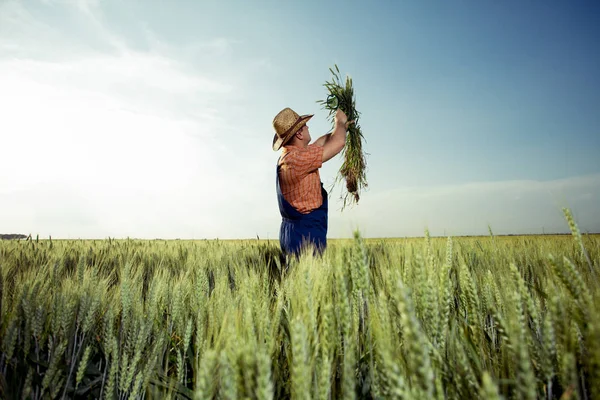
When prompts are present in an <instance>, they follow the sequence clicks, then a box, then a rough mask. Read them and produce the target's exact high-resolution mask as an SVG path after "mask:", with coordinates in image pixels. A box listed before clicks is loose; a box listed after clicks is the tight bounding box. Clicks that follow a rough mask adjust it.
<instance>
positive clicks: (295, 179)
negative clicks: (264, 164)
mask: <svg viewBox="0 0 600 400" xmlns="http://www.w3.org/2000/svg"><path fill="white" fill-rule="evenodd" d="M279 165H280V166H281V168H280V172H279V186H280V187H281V193H282V194H283V197H284V198H285V200H286V201H287V202H288V203H290V205H291V206H292V207H294V208H295V209H296V210H298V211H299V212H300V213H302V214H308V213H309V212H311V211H312V210H314V209H316V208H319V207H320V206H321V204H323V196H322V195H321V177H320V176H319V168H321V166H322V165H323V147H322V146H318V145H316V144H314V143H313V144H311V145H309V146H308V147H306V148H302V147H297V146H284V147H283V151H282V153H281V158H280V161H279Z"/></svg>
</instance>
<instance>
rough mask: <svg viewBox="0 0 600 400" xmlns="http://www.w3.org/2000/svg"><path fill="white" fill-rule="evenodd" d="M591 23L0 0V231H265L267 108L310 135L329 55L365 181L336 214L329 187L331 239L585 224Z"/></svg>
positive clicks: (594, 139)
mask: <svg viewBox="0 0 600 400" xmlns="http://www.w3.org/2000/svg"><path fill="white" fill-rule="evenodd" d="M300 4H301V5H302V7H299V5H300ZM599 20H600V6H598V5H596V4H595V3H593V2H577V4H575V2H571V3H567V2H554V3H552V5H549V4H548V3H543V2H516V1H515V2H496V3H492V2H474V1H472V2H468V1H461V2H427V4H424V2H416V1H414V2H392V1H379V2H355V1H349V2H348V1H345V2H338V1H330V2H317V1H314V2H313V1H305V2H302V3H298V2H275V1H268V2H267V1H256V2H242V1H227V2H225V1H202V2H198V1H173V2H159V1H121V2H117V1H112V0H107V1H102V0H98V1H93V0H79V1H66V0H62V1H61V0H46V1H13V0H8V1H4V2H2V3H0V88H2V90H0V107H2V109H3V110H4V113H3V114H4V116H3V118H1V119H0V142H2V144H3V146H2V149H3V155H4V156H3V157H2V159H0V170H2V171H9V172H10V173H9V174H4V175H3V176H0V205H2V207H0V220H2V221H3V224H2V227H1V230H2V231H7V232H18V233H32V234H37V233H39V234H40V235H42V236H47V235H53V237H100V238H101V237H106V236H111V237H124V236H132V237H147V238H153V237H165V238H173V237H181V238H205V237H207V238H212V237H220V238H244V237H255V236H256V235H259V236H260V237H269V238H276V237H277V232H278V227H279V214H278V210H277V202H276V198H275V194H274V173H275V172H274V171H275V169H274V168H275V162H276V159H277V153H275V152H273V151H272V150H271V149H270V143H271V139H272V136H273V129H272V126H271V121H272V119H273V117H274V115H275V114H276V113H277V112H278V111H279V110H280V109H282V108H283V107H286V106H289V107H292V108H293V109H295V110H296V111H298V112H299V113H314V114H316V116H315V118H313V120H311V123H310V125H309V126H310V129H311V133H312V136H313V137H317V136H319V135H320V134H323V133H326V132H327V130H328V129H329V125H328V123H327V121H326V113H325V112H324V111H323V110H321V109H320V106H319V105H318V104H316V101H317V100H319V99H322V98H324V97H325V92H324V88H323V87H322V84H323V83H324V82H325V80H328V79H329V78H330V74H329V71H328V68H329V67H330V66H333V64H334V63H337V64H338V66H339V67H340V69H341V71H342V73H344V74H346V73H348V74H350V75H351V76H352V78H353V80H354V85H355V91H356V95H357V108H358V109H359V111H361V113H362V117H361V120H360V122H361V127H362V130H363V133H364V136H365V138H366V143H365V148H366V151H367V152H368V153H369V154H370V155H369V157H368V159H367V163H368V168H369V169H368V171H367V178H368V181H369V189H368V191H366V192H364V193H363V194H362V199H361V202H360V203H359V205H358V206H356V207H354V208H352V209H346V210H345V211H343V212H341V211H340V210H339V209H338V208H339V206H340V205H341V203H340V202H339V200H338V197H339V188H336V189H334V191H333V192H332V193H331V194H332V197H331V199H330V202H331V203H332V210H331V213H330V234H329V237H348V236H350V235H351V233H352V230H353V229H355V228H359V229H361V231H362V232H363V233H364V234H365V235H366V236H368V237H381V236H415V235H421V234H423V231H424V229H425V228H426V227H427V228H429V230H430V231H431V233H432V234H433V235H464V234H485V233H487V226H488V224H490V225H491V226H492V229H493V230H494V232H496V233H499V234H501V233H540V232H542V231H546V232H548V231H560V232H565V231H566V230H568V227H567V225H566V223H565V222H564V220H563V218H562V216H561V212H560V207H563V206H567V207H571V208H572V209H573V212H574V214H575V216H576V218H577V220H578V222H579V224H580V227H581V229H582V231H595V232H599V231H600V208H599V207H598V205H597V204H600V202H599V198H600V161H599V160H600V157H598V153H599V150H600V132H599V130H600V112H598V110H600V76H599V75H598V73H597V71H599V70H600V48H599V47H598V45H597V40H598V38H600V28H599V26H600V24H598V21H599ZM341 161H342V160H341V157H339V156H338V157H337V158H335V159H334V160H332V161H330V162H328V163H327V164H325V166H324V167H323V168H322V170H321V177H322V180H323V182H324V183H325V184H326V186H327V187H329V185H330V184H331V183H332V182H333V178H334V176H335V174H336V172H337V170H338V169H339V167H340V165H341ZM17 166H18V167H17Z"/></svg>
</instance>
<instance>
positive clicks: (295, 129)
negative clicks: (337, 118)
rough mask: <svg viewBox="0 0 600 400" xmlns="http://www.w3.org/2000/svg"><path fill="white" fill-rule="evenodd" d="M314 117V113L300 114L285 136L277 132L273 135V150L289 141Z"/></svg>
mask: <svg viewBox="0 0 600 400" xmlns="http://www.w3.org/2000/svg"><path fill="white" fill-rule="evenodd" d="M312 117H314V114H307V115H302V116H300V118H298V121H296V123H295V124H294V125H292V127H291V128H290V129H289V131H290V132H289V133H288V134H287V135H286V136H285V137H279V135H277V134H275V136H273V151H277V150H279V149H280V148H281V146H283V145H284V144H286V143H287V142H289V140H290V139H291V138H292V137H293V136H294V135H295V134H296V132H298V130H300V128H302V127H303V126H304V125H306V123H307V122H308V121H309V120H310V119H311V118H312Z"/></svg>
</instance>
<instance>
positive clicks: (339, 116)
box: [334, 108, 348, 126]
mask: <svg viewBox="0 0 600 400" xmlns="http://www.w3.org/2000/svg"><path fill="white" fill-rule="evenodd" d="M334 118H335V124H336V125H338V124H340V125H344V126H346V123H347V122H348V117H347V116H346V114H345V113H344V112H343V111H342V110H341V109H340V108H338V109H337V110H336V112H335V117H334Z"/></svg>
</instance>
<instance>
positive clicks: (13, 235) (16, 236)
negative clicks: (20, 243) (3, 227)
mask: <svg viewBox="0 0 600 400" xmlns="http://www.w3.org/2000/svg"><path fill="white" fill-rule="evenodd" d="M11 239H27V235H21V234H18V233H6V234H2V233H0V240H11Z"/></svg>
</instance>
